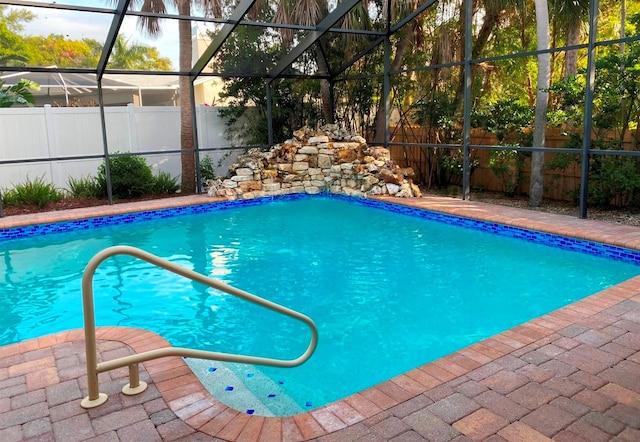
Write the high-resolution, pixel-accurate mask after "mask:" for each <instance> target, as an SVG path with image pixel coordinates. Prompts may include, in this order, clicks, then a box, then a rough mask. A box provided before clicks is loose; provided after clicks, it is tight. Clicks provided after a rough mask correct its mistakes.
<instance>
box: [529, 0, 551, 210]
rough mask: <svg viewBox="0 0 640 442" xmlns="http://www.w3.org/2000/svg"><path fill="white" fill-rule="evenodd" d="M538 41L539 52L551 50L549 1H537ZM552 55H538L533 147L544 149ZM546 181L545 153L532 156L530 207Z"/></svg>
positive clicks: (534, 203)
mask: <svg viewBox="0 0 640 442" xmlns="http://www.w3.org/2000/svg"><path fill="white" fill-rule="evenodd" d="M535 10H536V41H537V45H538V50H539V51H540V50H547V49H549V7H548V5H547V0H535ZM550 73H551V55H550V54H549V53H548V52H547V53H542V54H538V81H537V88H536V89H537V94H536V112H535V117H534V126H533V145H534V146H536V147H544V145H545V130H546V127H547V100H548V98H549V93H548V92H546V91H547V90H548V89H549V82H550V76H551V74H550ZM543 180H544V152H533V153H532V154H531V179H530V181H529V205H530V206H531V207H537V206H539V205H540V203H541V202H542V193H543Z"/></svg>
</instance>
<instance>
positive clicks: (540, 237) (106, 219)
mask: <svg viewBox="0 0 640 442" xmlns="http://www.w3.org/2000/svg"><path fill="white" fill-rule="evenodd" d="M303 198H332V199H337V200H341V201H346V202H349V203H353V204H360V205H363V206H367V207H371V208H375V209H379V210H386V211H389V212H394V213H398V214H402V215H407V216H413V217H419V218H422V219H425V220H429V221H435V222H439V223H444V224H449V225H453V226H458V227H463V228H467V229H474V230H479V231H483V232H488V233H493V234H496V235H500V236H506V237H510V238H517V239H521V240H524V241H529V242H533V243H536V244H544V245H548V246H551V247H558V248H561V249H565V250H572V251H576V252H581V253H587V254H589V255H594V256H600V257H606V258H609V259H614V260H616V261H623V262H627V263H633V264H636V265H640V251H638V250H633V249H627V248H624V247H619V246H614V245H609V244H603V243H598V242H594V241H588V240H584V239H579V238H572V237H566V236H560V235H556V234H551V233H546V232H540V231H535V230H529V229H524V228H521V227H515V226H509V225H505V224H500V223H496V222H491V221H479V220H475V219H471V218H465V217H462V216H456V215H450V214H444V213H439V212H435V211H431V210H425V209H419V208H414V207H408V206H402V205H398V204H393V203H388V202H385V201H380V200H375V199H367V198H357V197H352V196H347V195H341V194H332V193H322V194H320V195H307V194H302V193H298V194H289V195H282V196H269V197H263V198H254V199H248V200H233V201H220V202H213V203H205V204H195V205H189V206H182V207H174V208H168V209H159V210H148V211H140V212H133V213H127V214H119V215H109V216H100V217H95V218H85V219H79V220H74V221H62V222H57V223H49V224H33V225H28V226H21V227H10V228H2V229H0V241H4V240H12V239H21V238H29V237H34V236H38V235H48V234H53V233H64V232H73V231H78V230H88V229H91V228H93V227H104V226H115V225H122V224H131V223H134V222H140V221H148V220H155V219H163V218H171V217H175V216H182V215H193V214H198V213H205V212H213V211H218V210H229V209H236V208H241V207H250V206H257V205H261V204H268V203H271V202H273V201H279V202H285V201H295V200H300V199H303Z"/></svg>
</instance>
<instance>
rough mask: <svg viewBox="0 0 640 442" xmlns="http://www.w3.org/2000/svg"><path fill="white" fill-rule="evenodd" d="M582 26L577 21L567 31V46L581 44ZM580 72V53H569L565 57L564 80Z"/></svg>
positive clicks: (574, 51)
mask: <svg viewBox="0 0 640 442" xmlns="http://www.w3.org/2000/svg"><path fill="white" fill-rule="evenodd" d="M580 25H581V23H580V22H579V21H577V22H576V23H572V24H571V25H570V26H569V29H568V30H567V46H573V45H577V44H579V43H580ZM577 72H578V51H577V50H575V49H574V50H571V51H567V53H566V54H565V56H564V79H565V80H567V79H568V78H569V77H571V76H572V75H576V73H577Z"/></svg>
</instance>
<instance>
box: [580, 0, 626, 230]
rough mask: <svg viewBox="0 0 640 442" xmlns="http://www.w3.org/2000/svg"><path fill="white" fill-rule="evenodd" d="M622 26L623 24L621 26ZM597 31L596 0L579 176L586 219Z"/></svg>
mask: <svg viewBox="0 0 640 442" xmlns="http://www.w3.org/2000/svg"><path fill="white" fill-rule="evenodd" d="M623 25H624V24H623ZM597 31H598V0H592V1H591V2H589V42H588V46H587V51H588V52H587V88H586V91H585V97H584V125H583V126H584V129H583V132H582V163H581V168H580V169H581V175H580V218H582V219H586V218H587V201H588V199H589V153H590V150H591V129H592V123H593V90H594V84H595V79H596V61H595V60H596V45H595V43H596V33H597Z"/></svg>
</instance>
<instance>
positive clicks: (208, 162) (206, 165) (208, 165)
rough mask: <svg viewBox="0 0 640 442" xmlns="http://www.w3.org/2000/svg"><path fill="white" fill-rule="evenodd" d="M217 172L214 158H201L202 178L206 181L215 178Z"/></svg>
mask: <svg viewBox="0 0 640 442" xmlns="http://www.w3.org/2000/svg"><path fill="white" fill-rule="evenodd" d="M215 179H216V172H215V170H214V168H213V160H212V159H211V157H210V156H208V155H207V156H206V157H204V158H202V159H201V160H200V180H201V181H202V182H203V183H206V182H207V181H208V180H215Z"/></svg>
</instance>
